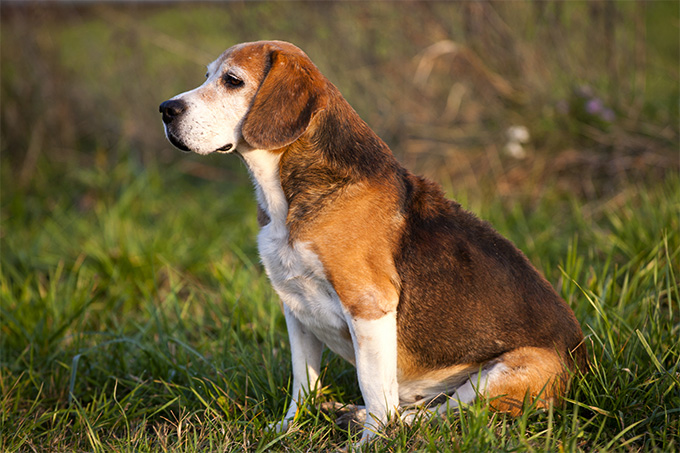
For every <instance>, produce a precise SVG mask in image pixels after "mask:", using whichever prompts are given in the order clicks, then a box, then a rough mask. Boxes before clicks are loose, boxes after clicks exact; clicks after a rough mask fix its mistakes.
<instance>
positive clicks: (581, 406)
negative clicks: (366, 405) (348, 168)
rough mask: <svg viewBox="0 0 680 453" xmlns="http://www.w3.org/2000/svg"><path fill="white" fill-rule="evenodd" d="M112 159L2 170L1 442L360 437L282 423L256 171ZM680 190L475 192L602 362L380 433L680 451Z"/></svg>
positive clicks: (308, 416)
mask: <svg viewBox="0 0 680 453" xmlns="http://www.w3.org/2000/svg"><path fill="white" fill-rule="evenodd" d="M3 169H4V170H6V169H7V166H5V167H3ZM97 171H98V170H96V169H95V170H92V169H84V170H75V171H73V172H71V173H70V174H67V175H65V176H64V175H60V174H56V173H52V174H50V178H52V179H51V180H48V181H45V184H46V185H48V186H49V185H50V184H57V183H60V184H61V185H62V188H63V189H62V190H60V191H59V192H55V193H53V194H47V195H46V196H40V197H38V196H37V194H36V193H32V192H33V190H35V189H30V188H29V189H25V190H18V189H17V188H14V187H11V186H10V185H9V184H7V181H8V180H9V176H10V175H8V174H7V173H4V174H3V175H2V181H3V186H2V191H3V200H2V203H3V204H2V231H3V234H2V243H1V245H2V259H1V261H0V263H1V265H2V273H1V274H0V300H1V301H2V302H1V304H0V310H1V312H0V314H1V316H2V336H1V342H0V346H1V348H2V349H1V353H2V367H1V368H0V388H1V389H2V399H1V400H0V414H1V415H0V417H1V422H0V429H1V433H2V444H1V445H0V449H1V450H2V451H8V452H11V451H218V450H219V451H240V450H247V451H260V450H269V449H273V450H284V451H306V450H309V449H312V450H323V449H334V448H338V447H340V446H342V445H344V443H345V442H346V441H347V433H345V432H343V431H341V430H340V429H338V428H336V427H335V426H334V425H333V423H332V422H331V420H330V419H329V418H328V417H327V416H325V415H324V414H323V413H322V412H320V411H319V410H318V409H317V408H316V407H315V404H316V400H315V401H310V402H309V403H310V404H309V405H308V407H307V408H306V409H305V412H304V413H303V414H301V415H300V426H299V427H297V428H296V429H295V430H293V431H292V432H289V433H286V434H274V433H270V432H268V431H267V430H266V426H267V425H268V424H269V423H272V422H274V421H276V420H277V419H279V418H280V417H281V416H282V414H283V413H284V411H285V408H286V405H287V398H288V397H289V396H288V393H287V389H288V388H289V385H290V366H289V364H288V361H289V351H288V344H287V338H286V332H285V323H284V320H283V317H282V315H281V312H280V308H279V306H278V302H277V299H276V297H275V295H274V293H273V292H272V290H271V288H270V286H269V284H268V283H267V280H266V277H265V276H264V274H263V271H262V269H261V267H260V265H259V264H257V262H258V261H257V256H256V252H255V249H254V242H255V241H254V239H255V235H256V229H257V227H256V223H255V220H254V219H255V212H254V202H253V196H252V195H251V194H250V187H249V182H248V181H247V178H246V176H245V170H243V169H242V171H241V172H240V173H237V174H236V177H235V179H234V180H233V181H227V182H205V181H201V180H198V179H196V178H193V177H190V176H186V175H185V174H183V173H182V172H180V171H178V169H177V168H176V167H175V166H170V167H168V168H163V169H161V168H141V167H138V166H135V164H134V162H133V161H125V162H123V163H120V164H118V165H117V166H115V167H114V168H113V169H112V171H111V172H110V173H108V174H109V177H108V178H102V177H99V176H97V175H96V173H97ZM93 172H94V173H95V174H94V175H93V174H92V173H93ZM48 174H49V172H48ZM679 194H680V180H679V179H678V177H677V176H673V177H670V178H668V180H667V181H665V182H663V183H660V184H657V185H655V186H653V187H651V188H648V187H642V186H639V187H636V186H631V187H629V189H628V190H627V191H625V192H622V193H621V194H620V195H619V196H617V197H616V198H614V199H611V200H608V201H603V202H600V203H598V204H596V205H594V204H592V203H591V204H583V203H581V202H579V201H578V200H576V199H568V198H567V199H565V198H564V197H563V195H560V192H556V191H551V190H549V189H547V190H546V191H545V192H544V194H543V195H542V197H541V198H540V199H539V200H538V201H537V203H536V205H535V206H534V207H532V208H531V210H526V209H522V208H521V206H520V205H519V204H517V203H514V202H513V200H506V201H502V200H499V199H496V200H492V199H489V200H477V201H472V202H468V204H471V205H473V208H474V209H475V210H476V211H477V212H478V213H479V214H480V215H481V216H482V217H483V218H486V219H488V220H490V221H491V222H492V223H494V224H495V225H496V226H497V227H498V228H499V229H500V230H501V232H503V233H504V234H506V235H507V236H509V237H510V238H512V239H513V240H514V241H515V242H516V243H517V244H518V245H519V246H520V247H521V248H522V249H523V250H525V251H526V253H527V254H528V255H529V256H530V258H532V259H533V260H534V261H535V262H538V263H540V266H541V268H542V269H543V270H544V271H545V272H546V273H547V275H548V277H549V279H550V280H552V281H553V283H554V284H555V285H556V286H557V287H558V288H559V290H560V291H561V293H562V295H563V297H564V298H565V299H566V300H567V301H568V302H569V304H570V305H571V306H572V307H573V308H574V310H575V312H576V315H577V317H578V318H579V320H580V321H581V322H582V325H583V328H584V331H585V333H586V334H587V336H588V341H589V342H590V343H591V347H590V359H591V369H590V372H589V373H588V374H587V375H586V376H584V377H582V376H577V377H576V378H575V380H574V383H573V386H572V389H571V391H570V393H569V399H568V401H567V402H566V403H565V404H564V405H563V406H560V407H555V408H553V409H552V410H551V411H549V412H548V413H541V412H536V411H529V413H528V414H527V415H525V416H523V417H521V418H519V419H510V418H506V417H504V416H500V415H498V414H493V413H490V412H489V411H488V410H487V408H486V407H485V406H484V405H483V404H475V405H473V406H472V407H471V408H469V409H467V410H465V411H464V412H463V413H462V414H461V415H460V416H455V415H451V416H449V417H447V418H445V419H436V420H421V421H419V422H417V423H416V425H415V426H411V427H393V428H391V429H390V430H388V436H387V438H386V439H384V440H380V441H378V442H376V443H375V445H373V446H372V450H374V451H411V450H426V451H460V450H480V449H484V450H487V449H489V450H490V449H493V450H496V449H500V450H522V451H524V450H559V449H564V450H570V451H571V450H607V451H608V450H616V449H622V450H654V449H658V450H665V451H667V450H672V449H677V448H678V440H679V435H680V370H679V368H678V366H679V363H680V346H679V345H678V341H677V338H678V335H679V334H680V332H679V330H680V322H679V321H680V303H679V301H680V297H679V293H678V291H679V290H678V283H677V282H678V272H680V267H679V266H678V262H679V260H680V238H679V235H678V231H680V225H679V224H678V219H679V214H680V196H679ZM460 198H462V199H465V198H466V197H465V196H462V197H460ZM554 219H560V221H559V222H555V221H554ZM324 363H325V368H324V381H323V382H324V383H325V384H326V385H327V387H325V388H324V389H323V392H322V394H321V395H320V396H318V397H317V398H318V401H330V400H336V401H342V402H353V403H357V402H360V393H359V391H358V388H357V384H356V380H355V377H354V373H353V370H352V368H351V367H350V366H349V365H347V364H345V363H343V362H342V361H341V360H340V359H338V358H337V357H335V356H333V355H332V354H328V355H327V356H326V359H325V362H324Z"/></svg>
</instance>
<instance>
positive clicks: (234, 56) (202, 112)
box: [160, 41, 328, 154]
mask: <svg viewBox="0 0 680 453" xmlns="http://www.w3.org/2000/svg"><path fill="white" fill-rule="evenodd" d="M327 84H328V82H327V80H326V79H325V78H324V76H323V75H322V74H321V73H320V72H319V70H318V69H317V68H316V66H314V64H313V63H312V62H311V60H310V59H309V58H308V57H307V55H305V53H304V52H302V51H301V50H300V49H298V48H297V47H295V46H294V45H292V44H289V43H285V42H281V41H260V42H254V43H245V44H239V45H236V46H234V47H231V48H229V49H227V51H225V52H224V53H223V54H222V55H221V56H220V57H219V58H218V59H217V60H215V61H213V62H212V63H210V65H208V72H207V74H206V81H205V83H203V85H201V86H199V87H198V88H196V89H194V90H191V91H187V92H185V93H182V94H179V95H177V96H175V97H173V98H172V99H170V100H168V101H165V102H163V103H162V104H161V105H160V112H161V113H162V114H163V123H164V124H165V134H166V136H167V137H168V140H170V142H171V143H172V144H173V145H175V146H176V147H178V148H179V149H182V150H184V151H194V152H196V153H199V154H209V153H212V152H214V151H218V152H231V151H234V150H236V149H241V150H244V151H246V150H248V149H268V150H272V149H278V148H282V147H284V146H286V145H289V144H291V143H292V142H294V141H295V140H297V139H298V138H299V137H300V136H301V135H302V134H303V133H304V132H305V131H306V130H307V128H308V127H309V124H310V121H311V120H312V118H313V117H314V115H315V114H316V113H317V112H319V111H320V110H322V109H323V108H324V107H325V105H326V102H327V99H326V98H327V96H326V95H325V93H326V91H327Z"/></svg>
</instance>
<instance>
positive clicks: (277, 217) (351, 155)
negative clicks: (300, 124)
mask: <svg viewBox="0 0 680 453" xmlns="http://www.w3.org/2000/svg"><path fill="white" fill-rule="evenodd" d="M335 105H336V107H335V110H336V111H334V110H332V109H331V110H326V111H324V112H321V113H320V114H319V115H318V117H317V118H315V120H314V122H315V124H313V125H311V126H310V128H309V129H308V131H307V132H306V133H305V134H303V136H301V137H300V138H299V139H298V140H296V141H295V142H294V143H292V144H290V145H288V146H287V147H286V148H285V149H277V150H271V151H267V150H261V149H253V150H248V151H244V152H241V153H240V155H241V157H242V158H243V160H244V162H245V163H246V165H247V167H248V170H249V171H250V174H251V176H252V179H253V182H254V185H255V192H256V196H257V201H258V204H259V207H260V209H261V210H262V211H263V213H264V214H266V216H264V219H265V222H263V223H265V224H266V223H269V222H273V223H275V224H277V225H281V226H282V227H284V228H286V229H288V230H290V233H291V235H295V233H296V231H297V229H298V228H299V227H301V226H302V225H306V224H309V223H310V221H311V220H312V218H313V217H314V216H315V215H317V214H318V213H319V212H320V211H322V210H323V208H324V207H325V206H326V204H327V203H330V202H332V200H333V199H335V198H336V197H337V196H338V195H340V194H341V193H342V192H343V191H344V190H345V189H346V188H347V187H349V186H350V185H353V184H375V183H380V184H381V185H385V184H387V185H390V184H394V183H395V181H388V180H387V179H388V178H389V179H393V178H394V174H395V173H398V170H397V169H398V168H399V169H400V168H401V166H400V165H399V163H398V162H397V160H396V159H395V158H394V156H393V155H392V152H391V151H390V149H389V148H388V146H387V145H386V144H385V143H384V142H383V141H382V140H381V139H380V138H379V137H378V136H377V135H375V133H374V132H373V131H372V130H371V129H370V128H369V127H368V126H367V125H366V123H364V122H363V121H362V120H361V118H360V117H359V115H357V114H356V112H354V110H353V109H352V108H351V107H350V106H349V104H347V103H346V101H344V99H342V102H337V103H335ZM328 131H332V133H330V134H329V133H328ZM390 175H392V176H390ZM267 218H268V219H267Z"/></svg>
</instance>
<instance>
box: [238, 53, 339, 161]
mask: <svg viewBox="0 0 680 453" xmlns="http://www.w3.org/2000/svg"><path fill="white" fill-rule="evenodd" d="M269 57H270V58H271V60H270V61H271V66H270V69H269V72H268V73H267V75H266V76H265V78H264V80H263V81H262V84H261V85H260V88H259V89H258V91H257V93H256V94H255V99H254V100H253V104H252V106H251V107H250V111H249V112H248V114H247V115H246V117H245V119H244V122H243V126H242V128H241V133H242V134H243V138H244V139H245V141H246V142H248V144H249V145H250V146H252V147H254V148H258V149H277V148H282V147H284V146H287V145H290V144H291V143H293V142H294V141H295V140H297V139H298V138H300V136H301V135H302V134H303V133H304V132H305V130H307V127H308V126H309V123H310V121H311V119H312V118H313V116H314V114H316V113H317V112H319V111H320V110H323V108H324V107H325V105H326V102H327V96H326V89H327V88H326V86H327V85H326V84H327V82H326V79H325V78H324V77H323V76H322V75H321V73H320V72H319V70H318V69H317V68H316V66H314V64H313V63H312V62H311V61H310V60H309V58H307V57H306V56H305V55H304V54H302V53H300V54H298V53H293V52H289V51H285V50H281V49H273V50H272V51H271V52H270V54H269Z"/></svg>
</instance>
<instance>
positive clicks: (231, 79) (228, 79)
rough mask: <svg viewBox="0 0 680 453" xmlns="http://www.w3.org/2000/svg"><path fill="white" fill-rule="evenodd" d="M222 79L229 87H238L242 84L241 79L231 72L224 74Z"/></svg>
mask: <svg viewBox="0 0 680 453" xmlns="http://www.w3.org/2000/svg"><path fill="white" fill-rule="evenodd" d="M222 80H224V84H225V85H226V86H227V87H229V88H238V87H240V86H242V85H243V80H241V79H239V78H238V77H236V76H235V75H233V74H228V73H227V74H225V75H224V77H222Z"/></svg>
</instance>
